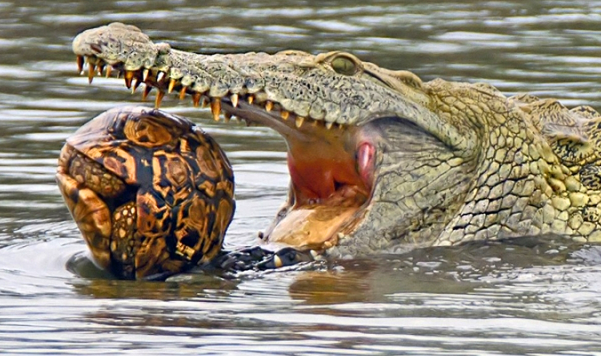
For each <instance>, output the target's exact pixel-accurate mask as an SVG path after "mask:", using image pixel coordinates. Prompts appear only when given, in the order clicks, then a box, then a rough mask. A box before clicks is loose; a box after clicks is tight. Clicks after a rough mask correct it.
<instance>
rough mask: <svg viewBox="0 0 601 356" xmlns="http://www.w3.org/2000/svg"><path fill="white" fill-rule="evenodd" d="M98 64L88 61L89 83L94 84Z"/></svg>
mask: <svg viewBox="0 0 601 356" xmlns="http://www.w3.org/2000/svg"><path fill="white" fill-rule="evenodd" d="M95 67H96V66H94V65H93V64H92V63H88V83H90V84H92V81H93V80H94V72H95V70H96V68H95Z"/></svg>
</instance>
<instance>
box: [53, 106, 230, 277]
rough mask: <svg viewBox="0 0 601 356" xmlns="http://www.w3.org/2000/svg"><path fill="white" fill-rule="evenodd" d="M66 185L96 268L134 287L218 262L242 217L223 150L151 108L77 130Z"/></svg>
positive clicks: (65, 159) (60, 176)
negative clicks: (225, 239)
mask: <svg viewBox="0 0 601 356" xmlns="http://www.w3.org/2000/svg"><path fill="white" fill-rule="evenodd" d="M57 182H58V185H59V187H60V190H61V193H62V194H63V197H64V198H65V202H66V203H67V206H68V208H69V210H70V212H71V215H72V216H73V218H74V220H75V222H76V223H77V225H78V227H79V229H80V230H81V232H82V234H83V237H84V239H85V240H86V242H87V244H88V246H89V248H90V250H91V252H92V256H93V259H94V260H95V262H96V263H97V264H98V265H99V266H100V267H102V268H105V269H108V270H110V271H112V272H113V273H114V274H115V275H117V276H118V277H120V278H126V279H135V278H145V277H150V276H155V275H161V274H170V273H177V272H181V271H183V270H185V269H187V268H189V267H190V266H193V265H196V264H200V263H204V262H208V261H210V260H211V259H212V258H213V257H214V256H215V255H216V254H217V253H218V252H219V250H220V249H221V246H222V243H223V237H224V235H225V232H226V230H227V227H228V226H229V224H230V222H231V219H232V216H233V213H234V209H235V202H234V177H233V173H232V169H231V166H230V163H229V161H228V160H227V157H226V156H225V154H224V153H223V151H222V150H221V148H220V147H219V145H218V144H217V143H216V142H215V141H214V140H213V139H212V138H211V137H210V136H209V135H207V134H206V133H204V132H203V131H202V130H201V129H200V128H198V127H197V126H196V125H194V124H193V123H191V122H190V121H188V120H186V119H185V118H182V117H178V116H174V115H170V114H167V113H165V112H163V111H160V110H156V109H150V108H146V107H122V108H116V109H112V110H108V111H106V112H104V113H102V114H100V115H98V116H97V117H95V118H93V119H92V120H91V121H89V122H88V123H87V124H85V125H84V126H82V127H81V128H80V129H79V130H77V132H76V133H75V134H74V135H73V136H71V137H69V138H68V139H67V143H66V144H65V146H64V147H63V149H62V151H61V155H60V158H59V167H58V172H57Z"/></svg>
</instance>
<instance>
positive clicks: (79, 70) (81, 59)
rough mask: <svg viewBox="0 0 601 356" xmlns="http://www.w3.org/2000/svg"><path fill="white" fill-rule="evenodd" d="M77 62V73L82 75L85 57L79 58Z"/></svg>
mask: <svg viewBox="0 0 601 356" xmlns="http://www.w3.org/2000/svg"><path fill="white" fill-rule="evenodd" d="M76 62H77V73H81V72H82V71H83V62H84V59H83V56H77V59H76Z"/></svg>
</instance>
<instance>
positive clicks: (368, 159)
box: [73, 24, 596, 255]
mask: <svg viewBox="0 0 601 356" xmlns="http://www.w3.org/2000/svg"><path fill="white" fill-rule="evenodd" d="M73 49H74V52H75V53H76V54H77V55H78V61H79V64H80V69H81V67H82V66H83V64H84V58H87V62H88V64H89V76H90V80H91V79H92V78H93V76H94V73H96V72H102V71H103V70H104V69H105V68H109V69H113V70H118V71H119V72H120V73H122V74H123V76H124V78H125V83H126V85H127V86H128V87H130V88H133V89H134V90H135V88H136V87H137V86H138V85H139V84H140V83H145V90H144V96H146V95H147V94H148V92H149V91H150V90H151V89H152V88H156V89H157V91H158V93H157V99H156V105H157V106H158V105H159V104H160V102H161V99H162V98H163V96H164V95H165V93H171V92H176V93H179V96H180V98H184V97H185V96H187V95H190V96H191V97H192V100H193V103H194V104H195V105H196V106H198V105H200V104H201V103H202V104H206V105H210V107H211V110H212V112H213V115H214V117H215V119H219V117H220V115H221V114H223V113H224V114H225V117H226V118H229V117H230V116H232V115H234V116H236V117H238V118H241V119H242V120H245V121H246V122H247V123H249V124H253V125H254V124H256V125H264V126H268V127H271V128H273V129H274V130H275V131H277V132H278V133H279V134H281V135H282V137H283V138H284V139H285V140H286V143H287V146H288V168H289V170H290V177H291V183H290V192H289V197H288V200H287V202H286V204H285V205H284V206H283V208H282V209H281V210H280V211H279V213H278V214H277V216H276V219H275V220H274V222H273V224H272V226H271V227H269V229H268V230H267V231H266V233H265V234H264V238H265V239H266V240H267V241H270V242H281V243H284V244H288V245H292V246H295V247H297V248H302V249H315V250H325V249H329V252H331V253H333V254H338V255H347V254H356V253H364V252H366V251H381V250H383V249H386V248H388V247H390V246H393V245H396V244H397V243H398V242H402V243H403V245H409V246H415V245H421V244H427V245H432V244H437V245H449V244H455V243H458V242H463V241H468V240H475V239H478V240H481V239H496V238H503V237H511V236H516V235H532V234H534V235H536V234H541V233H546V232H557V233H562V234H564V233H565V234H568V235H570V234H572V235H578V236H582V235H586V234H584V233H580V232H578V231H579V229H580V227H581V226H583V224H584V223H586V221H585V220H583V219H582V217H580V215H578V214H572V213H566V214H563V215H562V213H563V212H564V211H567V210H568V207H574V208H575V209H576V210H578V209H582V205H583V204H584V205H586V204H587V202H588V198H586V195H587V194H589V191H588V190H589V188H587V187H583V185H582V184H580V181H579V179H580V178H579V177H577V178H574V177H573V176H574V175H575V172H576V171H577V170H578V169H580V168H578V169H576V170H572V171H571V170H570V169H571V168H570V166H569V165H567V164H566V162H562V159H561V158H560V157H558V155H557V151H558V150H563V149H564V148H566V147H567V146H569V145H566V144H565V142H564V143H561V142H560V139H564V140H577V138H574V137H575V136H574V135H572V136H570V137H568V135H559V136H557V135H555V136H553V137H554V138H555V139H556V140H555V139H553V138H551V136H552V133H550V131H549V128H550V127H552V124H554V123H556V122H555V121H553V120H555V119H553V118H555V117H556V116H557V115H555V114H556V113H560V114H559V116H561V115H563V116H566V117H567V116H569V115H572V116H574V115H576V116H577V115H580V114H579V113H577V112H575V111H571V112H568V111H567V110H566V109H565V108H563V107H561V105H560V104H558V103H556V102H547V101H540V100H538V99H537V98H534V97H532V96H521V97H516V98H509V99H508V98H506V97H504V96H503V95H502V94H501V93H499V92H498V91H497V90H496V89H494V88H493V87H491V86H489V85H485V84H462V83H449V82H445V81H443V80H440V79H437V80H434V81H431V82H428V83H422V81H421V80H420V79H419V78H418V77H417V76H415V75H414V74H412V73H410V72H407V71H392V70H387V69H383V68H380V67H378V66H377V65H375V64H372V63H367V62H362V61H360V60H359V59H358V58H356V57H355V56H353V55H352V54H349V53H345V52H329V53H324V54H319V55H315V56H314V55H310V54H308V53H304V52H299V51H284V52H279V53H276V54H273V55H269V54H265V53H246V54H226V55H200V54H193V53H187V52H183V51H178V50H175V49H172V48H171V47H170V46H169V45H168V44H165V43H158V44H155V43H153V42H152V41H151V40H150V39H149V37H148V36H146V35H145V34H143V33H142V32H140V30H139V29H137V28H135V27H133V26H127V25H123V24H111V25H109V26H104V27H100V28H96V29H92V30H88V31H85V32H83V33H81V34H80V35H79V36H78V37H77V38H76V39H75V40H74V42H73ZM555 104H557V105H559V106H557V105H555ZM545 108H546V109H545ZM545 110H546V111H545ZM587 110H588V109H580V113H584V112H587V113H590V111H587ZM583 115H584V116H586V115H589V114H583ZM591 115H592V114H591ZM589 116H590V115H589ZM593 116H594V115H593ZM574 117H575V116H574ZM578 120H580V119H579V118H578V117H576V118H575V119H574V120H572V121H571V122H572V124H573V125H572V126H574V127H576V126H578V125H580V124H579V123H580V122H581V121H578ZM551 121H553V122H551ZM574 122H576V124H574ZM578 127H579V126H578ZM545 130H546V131H547V132H546V134H545ZM573 136H574V137H573ZM581 136H582V135H581ZM554 142H555V143H557V144H556V145H554ZM579 147H580V146H578V147H576V148H574V147H572V148H573V150H575V152H576V153H575V155H578V154H579V153H578V149H579ZM582 150H585V148H584V146H583V148H582ZM576 160H577V159H576ZM580 162H581V163H579V164H580V165H579V166H578V167H583V165H584V164H583V163H582V161H580ZM585 163H586V162H585ZM570 179H572V180H570ZM568 182H575V183H574V184H571V185H570V184H569V183H568ZM570 194H572V195H570ZM578 194H580V195H578ZM583 196H585V197H584V198H583ZM584 199H586V202H583V200H584ZM560 200H561V201H560ZM566 201H567V203H566ZM565 204H567V206H564V205H565ZM574 211H575V210H574ZM577 215H578V216H579V217H577V218H576V219H580V220H578V221H576V222H574V224H573V225H572V226H571V227H570V226H569V225H570V224H571V222H570V219H571V218H573V217H574V216H577ZM595 226H596V225H595ZM587 229H588V228H587ZM591 231H592V230H591ZM591 231H588V233H589V234H590V233H591Z"/></svg>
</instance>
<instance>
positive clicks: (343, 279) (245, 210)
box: [0, 0, 601, 355]
mask: <svg viewBox="0 0 601 356" xmlns="http://www.w3.org/2000/svg"><path fill="white" fill-rule="evenodd" d="M112 21H122V22H127V23H132V24H135V25H137V26H139V27H140V28H142V29H144V30H145V32H147V33H149V34H150V35H151V36H152V37H153V38H155V39H157V40H158V39H161V40H168V41H169V42H170V43H172V45H173V46H174V47H177V48H181V49H185V50H190V51H198V52H203V53H212V52H245V51H259V50H263V51H268V52H274V51H278V50H283V49H290V48H294V49H300V50H305V51H308V52H312V53H317V52H321V51H328V50H335V49H343V50H348V51H350V52H352V53H354V54H356V55H357V56H359V57H360V58H362V59H363V60H368V61H372V62H375V63H377V64H379V65H381V66H384V67H388V68H395V69H405V70H411V71H413V72H415V73H416V74H418V75H419V76H420V77H421V78H422V79H424V80H430V79H433V78H436V77H443V78H445V79H447V80H456V81H470V82H477V81H486V82H489V83H492V84H494V85H495V86H496V87H498V88H499V89H500V90H501V91H503V92H504V93H506V94H507V95H512V94H514V93H517V92H524V91H529V92H533V93H534V94H535V95H539V96H542V97H557V98H559V99H560V100H561V101H562V102H563V103H564V104H566V105H569V106H572V105H581V104H587V105H592V106H594V107H596V108H597V109H600V108H601V91H599V88H600V87H601V2H599V1H584V0H580V1H577V0H573V1H561V0H547V1H478V2H476V1H468V0H463V1H460V0H456V1H434V0H421V1H404V2H400V1H371V2H366V1H297V0H295V1H289V0H279V1H233V0H232V1H203V2H193V1H175V0H172V1H84V0H79V1H77V0H73V1H63V2H60V3H49V2H45V1H30V0H21V1H0V81H1V83H2V85H0V351H4V352H5V353H7V354H76V355H81V354H87V355H94V354H97V355H105V354H109V353H123V354H149V355H150V354H240V355H264V354H281V355H291V354H298V355H397V354H421V355H479V354H494V355H523V354H528V355H552V354H565V355H593V354H598V353H600V352H601V338H600V336H601V252H600V251H601V250H600V249H598V248H595V247H588V246H584V247H568V246H561V245H551V244H548V245H538V246H507V245H500V246H466V247H461V248H457V249H434V250H425V251H415V252H412V253H409V254H407V255H402V256H378V257H377V258H373V259H357V260H353V261H343V262H338V263H335V264H332V265H324V266H318V267H316V268H313V269H310V270H300V271H284V272H276V273H260V274H259V273H248V274H243V275H240V276H237V277H236V278H234V279H228V278H222V277H221V276H212V275H200V276H194V278H184V277H182V278H180V279H178V280H175V281H173V282H169V283H148V282H146V283H143V282H123V281H114V280H108V279H98V278H96V279H94V278H89V277H86V276H85V273H79V275H78V274H74V273H72V272H70V270H68V269H67V267H66V265H67V261H68V260H69V259H70V258H71V257H73V256H76V255H77V256H78V255H81V254H83V253H85V251H86V247H85V245H84V243H83V240H82V239H81V238H80V235H79V232H78V230H77V228H76V226H75V224H74V223H73V222H72V220H71V218H70V216H69V213H68V211H67V209H66V208H65V207H64V204H63V202H62V199H61V197H60V195H59V192H58V189H57V187H56V185H55V183H54V172H55V166H56V160H57V157H58V153H59V150H60V148H61V146H62V144H63V142H64V140H65V139H66V137H68V136H69V135H70V134H72V133H73V132H74V131H75V130H76V129H77V128H78V127H79V126H80V125H82V124H83V123H84V122H86V120H88V119H89V118H90V117H92V116H94V115H95V114H97V113H99V112H101V111H103V110H106V109H108V108H111V107H113V106H117V105H122V104H131V103H138V102H139V99H140V97H139V94H138V95H134V96H131V95H130V94H129V93H128V91H127V90H126V89H125V88H124V86H123V84H122V82H121V81H117V80H115V79H103V78H99V79H97V80H95V81H94V84H93V85H91V86H90V85H88V84H87V79H85V78H82V77H79V76H77V75H76V73H75V72H76V69H75V68H76V66H75V62H74V57H73V55H72V54H71V49H70V48H71V46H70V42H71V39H72V38H73V36H74V35H75V34H77V33H78V32H79V31H81V30H83V29H86V28H90V27H94V26H99V25H103V24H106V23H108V22H112ZM163 107H164V108H165V109H167V110H169V111H170V112H172V113H176V114H181V115H186V116H188V117H190V118H192V119H193V120H195V121H197V122H200V123H201V125H202V126H203V127H204V128H205V129H206V131H208V132H209V133H211V134H212V135H214V136H215V137H216V139H217V140H218V141H219V142H220V143H221V145H222V146H223V148H224V149H225V150H226V151H227V153H228V156H229V157H230V159H231V161H232V163H233V165H234V170H235V172H236V180H237V184H238V185H237V199H238V210H237V214H236V217H235V220H234V222H233V224H232V226H231V229H230V231H229V233H228V236H227V245H228V246H229V247H236V246H243V245H246V244H249V243H251V242H252V241H253V239H254V236H256V233H257V231H259V230H261V229H263V228H264V227H265V226H266V225H267V224H268V223H269V222H270V220H271V218H272V216H273V215H274V213H275V211H276V210H277V208H278V206H279V205H280V204H281V203H282V201H283V199H284V196H285V194H286V190H287V184H288V176H287V169H286V165H285V154H284V144H283V142H282V141H281V139H279V137H278V136H277V135H276V134H274V133H273V132H271V131H269V130H268V129H264V128H245V127H242V126H241V125H235V124H230V125H228V126H225V125H220V124H215V123H213V122H212V121H211V120H208V119H209V117H210V115H209V113H207V112H206V111H204V110H196V109H193V108H191V105H190V104H189V103H181V102H179V101H177V100H174V99H167V100H165V101H164V106H163Z"/></svg>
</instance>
